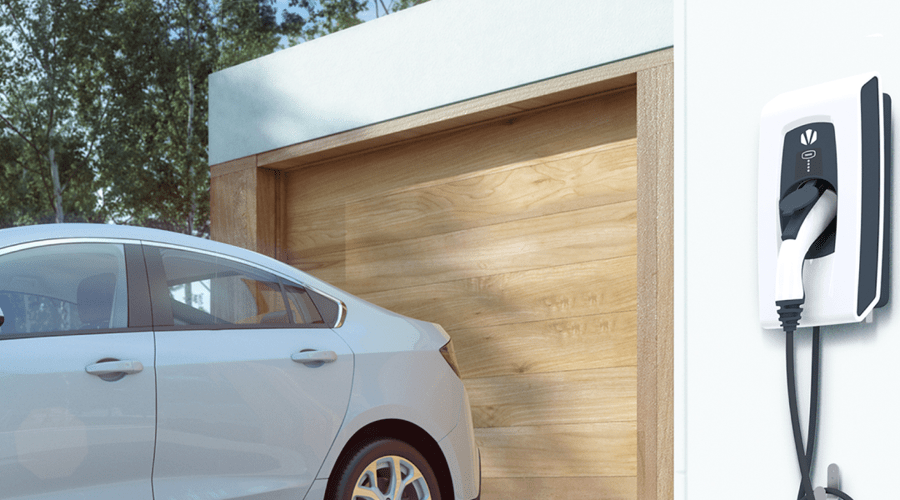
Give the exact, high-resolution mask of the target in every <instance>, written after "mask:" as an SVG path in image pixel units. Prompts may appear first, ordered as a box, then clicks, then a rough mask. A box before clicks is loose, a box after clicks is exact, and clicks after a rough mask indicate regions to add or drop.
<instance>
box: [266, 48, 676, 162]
mask: <svg viewBox="0 0 900 500" xmlns="http://www.w3.org/2000/svg"><path fill="white" fill-rule="evenodd" d="M671 60H672V49H666V50H661V51H657V52H652V53H648V54H644V55H642V56H638V57H633V58H629V59H625V60H622V61H617V62H613V63H610V64H605V65H603V66H598V67H594V68H590V69H587V70H584V71H578V72H575V73H570V74H568V75H562V76H559V77H557V78H551V79H548V80H544V81H541V82H535V83H532V84H529V85H523V86H521V87H516V88H513V89H509V90H505V91H502V92H497V93H495V94H490V95H487V96H484V97H479V98H475V99H470V100H467V101H464V102H460V103H456V104H451V105H448V106H443V107H441V108H438V109H434V110H428V111H423V112H421V113H416V114H415V115H411V116H405V117H400V118H396V119H394V120H388V121H386V122H383V123H378V124H374V125H371V126H368V127H364V128H362V129H356V130H349V131H347V132H343V133H340V134H335V135H332V136H328V137H322V138H320V139H314V140H312V141H307V142H305V143H300V144H295V145H292V146H287V147H284V148H280V149H277V150H274V151H269V152H265V153H261V154H259V155H258V161H259V165H260V166H262V167H266V168H272V169H276V170H283V169H292V168H293V169H296V168H302V167H305V166H308V165H310V164H312V163H315V162H319V161H323V160H329V159H332V158H335V157H338V156H344V155H350V154H354V153H358V152H360V151H364V150H372V149H375V148H378V147H382V146H384V145H386V144H395V143H397V142H398V141H403V140H410V139H417V138H421V137H424V136H427V135H429V134H435V133H440V132H445V131H447V130H453V129H456V128H461V127H467V126H471V125H472V124H476V123H481V122H484V121H485V120H490V119H493V118H496V117H499V116H505V115H509V114H510V113H514V112H516V111H523V110H533V109H537V108H541V107H545V106H549V105H553V104H556V103H560V102H564V101H568V100H574V99H579V98H582V97H583V96H587V95H591V94H597V93H601V92H607V91H609V90H611V89H617V88H622V87H626V86H631V85H634V83H635V80H636V78H635V75H636V73H637V71H639V70H641V69H644V68H650V67H654V66H657V65H659V64H664V63H665V62H668V61H671Z"/></svg>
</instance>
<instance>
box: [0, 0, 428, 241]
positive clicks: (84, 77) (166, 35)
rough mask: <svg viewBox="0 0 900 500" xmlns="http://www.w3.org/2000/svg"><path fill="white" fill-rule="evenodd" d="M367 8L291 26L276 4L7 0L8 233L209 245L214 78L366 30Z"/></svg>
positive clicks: (356, 6)
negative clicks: (193, 238)
mask: <svg viewBox="0 0 900 500" xmlns="http://www.w3.org/2000/svg"><path fill="white" fill-rule="evenodd" d="M374 1H376V2H377V3H376V4H375V5H376V7H377V6H378V5H379V4H380V5H381V8H382V10H384V12H385V13H387V12H388V10H389V9H390V10H391V11H397V10H399V9H401V8H405V7H408V6H411V5H415V4H418V3H421V2H422V1H423V0H391V1H390V2H389V3H388V4H385V1H384V0H374ZM367 4H368V0H318V1H314V0H291V1H290V3H289V7H288V9H287V10H285V11H284V12H281V16H280V17H281V20H280V22H279V20H278V18H279V16H278V14H279V13H278V12H277V10H276V8H275V3H274V0H80V1H78V0H0V128H2V130H0V148H2V149H0V182H3V186H4V189H2V190H0V206H3V207H4V208H6V210H5V211H3V212H2V213H0V225H21V224H33V223H38V222H49V221H51V220H53V221H56V222H63V221H64V220H86V221H96V222H105V221H113V222H117V223H127V224H136V225H145V226H153V227H159V228H164V229H169V230H173V231H179V232H185V233H189V234H195V235H199V236H208V234H209V169H208V159H207V158H208V155H207V148H208V130H207V120H208V96H209V93H208V84H207V81H208V76H209V74H210V73H212V72H213V71H218V70H221V69H224V68H227V67H229V66H232V65H235V64H240V63H243V62H246V61H249V60H251V59H255V58H257V57H261V56H264V55H266V54H269V53H272V52H274V51H276V50H278V49H279V48H282V47H283V46H285V45H293V44H296V43H301V42H303V41H306V40H311V39H313V38H317V37H319V36H323V35H326V34H328V33H332V32H334V31H338V30H341V29H344V28H347V27H350V26H353V25H356V24H359V23H361V22H362V21H361V20H360V19H359V15H360V13H362V12H363V11H364V10H365V9H366V7H367ZM50 214H52V216H51V215H50Z"/></svg>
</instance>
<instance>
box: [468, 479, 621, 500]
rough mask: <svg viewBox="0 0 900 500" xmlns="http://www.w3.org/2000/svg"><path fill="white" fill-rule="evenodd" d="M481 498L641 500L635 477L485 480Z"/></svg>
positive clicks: (482, 485) (482, 484)
mask: <svg viewBox="0 0 900 500" xmlns="http://www.w3.org/2000/svg"><path fill="white" fill-rule="evenodd" d="M481 498H482V499H484V500H491V499H498V500H503V499H507V498H514V499H518V498H521V499H532V498H534V499H538V498H539V499H541V500H599V499H602V500H633V499H635V498H637V478H636V477H635V476H595V477H584V476H582V477H577V478H571V477H487V478H484V479H482V481H481Z"/></svg>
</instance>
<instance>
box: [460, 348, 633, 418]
mask: <svg viewBox="0 0 900 500" xmlns="http://www.w3.org/2000/svg"><path fill="white" fill-rule="evenodd" d="M486 348H488V349H490V347H487V346H486ZM636 377H637V372H636V368H635V367H634V366H628V367H621V368H600V369H596V370H574V371H559V372H551V373H529V374H518V375H506V376H502V377H485V378H476V379H467V380H466V381H465V385H466V391H467V392H468V393H469V402H470V404H471V406H472V420H473V422H474V423H475V427H510V426H523V425H552V424H577V423H587V422H617V421H633V420H635V415H636V411H637V408H636V399H635V397H636V392H637V378H636Z"/></svg>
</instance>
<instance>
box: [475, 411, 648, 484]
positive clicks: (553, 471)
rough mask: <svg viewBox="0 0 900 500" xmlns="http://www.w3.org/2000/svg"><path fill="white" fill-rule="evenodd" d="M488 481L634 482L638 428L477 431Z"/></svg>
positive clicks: (624, 425) (580, 426)
mask: <svg viewBox="0 0 900 500" xmlns="http://www.w3.org/2000/svg"><path fill="white" fill-rule="evenodd" d="M475 441H476V443H477V444H478V447H479V448H480V449H481V458H482V461H481V473H482V477H486V478H488V477H507V478H509V477H583V476H633V475H635V474H636V473H637V463H636V458H635V448H636V446H637V432H636V431H635V423H634V422H610V423H598V424H571V425H539V426H525V427H501V428H487V429H475Z"/></svg>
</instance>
